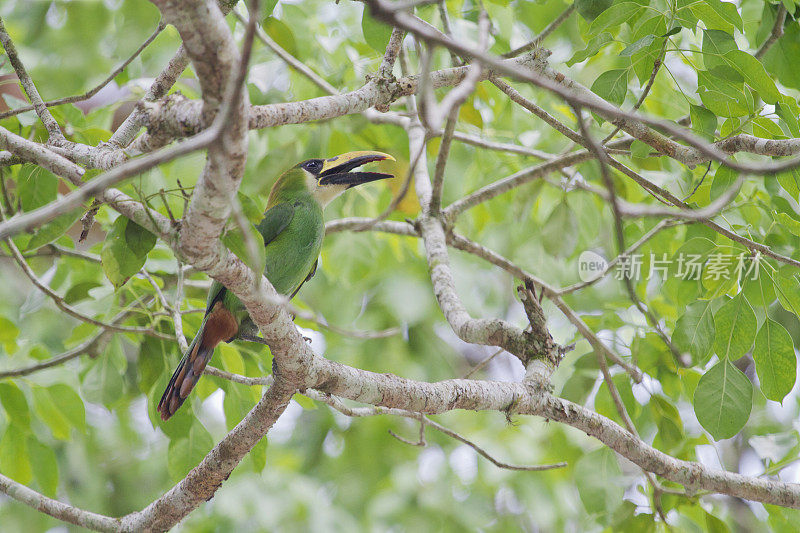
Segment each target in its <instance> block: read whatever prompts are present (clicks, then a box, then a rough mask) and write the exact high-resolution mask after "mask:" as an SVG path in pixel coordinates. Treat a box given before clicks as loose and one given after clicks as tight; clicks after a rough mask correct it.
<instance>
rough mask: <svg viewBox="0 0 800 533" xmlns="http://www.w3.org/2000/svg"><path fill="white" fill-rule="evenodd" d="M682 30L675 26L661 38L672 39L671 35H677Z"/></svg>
mask: <svg viewBox="0 0 800 533" xmlns="http://www.w3.org/2000/svg"><path fill="white" fill-rule="evenodd" d="M682 29H683V28H682V27H680V26H675V27H674V28H672V29H671V30H669V31H668V32H667V33H665V34H664V35H662V36H661V37H672V36H673V35H677V34H678V33H680V32H681V30H682Z"/></svg>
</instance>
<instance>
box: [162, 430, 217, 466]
mask: <svg viewBox="0 0 800 533" xmlns="http://www.w3.org/2000/svg"><path fill="white" fill-rule="evenodd" d="M213 446H214V439H213V438H211V434H210V433H209V432H208V431H207V430H206V428H204V427H203V425H202V424H201V423H200V422H198V421H195V423H194V424H192V427H191V429H190V430H189V435H188V436H187V437H184V438H181V439H176V440H172V441H170V443H169V452H168V455H167V471H168V472H169V475H170V477H171V478H172V480H173V481H178V480H180V479H182V478H183V477H184V476H185V475H186V474H187V473H188V472H189V470H191V469H192V468H194V467H195V466H197V464H198V463H200V461H202V460H203V457H205V456H206V454H207V453H208V452H209V451H211V448H212V447H213Z"/></svg>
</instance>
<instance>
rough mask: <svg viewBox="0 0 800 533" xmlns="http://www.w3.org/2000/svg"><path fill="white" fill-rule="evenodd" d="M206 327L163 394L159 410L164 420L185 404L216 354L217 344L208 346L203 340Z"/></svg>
mask: <svg viewBox="0 0 800 533" xmlns="http://www.w3.org/2000/svg"><path fill="white" fill-rule="evenodd" d="M204 329H205V328H203V329H201V330H200V331H198V332H197V336H196V337H195V338H194V340H193V341H192V344H190V345H189V349H188V350H186V353H185V354H183V358H182V359H181V362H180V363H178V368H176V369H175V372H174V373H173V374H172V377H171V378H170V380H169V385H167V389H166V390H165V391H164V394H163V395H162V396H161V401H159V402H158V412H159V413H161V419H162V420H167V419H169V417H171V416H172V415H174V414H175V411H177V410H178V408H179V407H180V406H181V405H183V402H184V401H185V400H186V398H187V397H188V396H189V393H190V392H192V389H193V388H194V386H195V385H196V384H197V382H198V380H199V379H200V376H202V375H203V370H204V369H205V368H206V365H207V364H208V362H209V361H210V360H211V356H212V355H214V348H215V347H216V345H214V346H208V345H207V344H206V343H204V342H203V332H204V331H203V330H204Z"/></svg>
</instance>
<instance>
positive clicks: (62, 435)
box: [33, 386, 70, 440]
mask: <svg viewBox="0 0 800 533" xmlns="http://www.w3.org/2000/svg"><path fill="white" fill-rule="evenodd" d="M33 408H34V409H35V410H36V414H37V415H39V418H40V419H41V420H42V421H43V422H44V423H45V424H47V426H48V427H49V428H50V431H51V432H52V433H53V437H55V438H57V439H59V440H68V439H69V430H70V424H69V421H68V420H67V419H66V417H65V416H64V415H63V414H62V413H61V411H60V410H59V409H58V407H56V404H55V403H54V402H53V398H52V396H50V391H49V390H47V389H46V388H44V387H37V386H34V387H33Z"/></svg>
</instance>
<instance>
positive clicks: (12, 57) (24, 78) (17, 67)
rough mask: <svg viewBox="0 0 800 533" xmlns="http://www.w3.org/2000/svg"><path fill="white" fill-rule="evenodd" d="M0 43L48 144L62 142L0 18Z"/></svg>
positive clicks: (51, 117) (56, 124) (54, 121)
mask: <svg viewBox="0 0 800 533" xmlns="http://www.w3.org/2000/svg"><path fill="white" fill-rule="evenodd" d="M0 43H2V44H3V48H4V49H5V51H6V55H8V60H9V61H10V62H11V66H12V67H14V71H15V72H16V73H17V77H18V78H19V81H20V83H21V84H22V88H23V89H25V94H27V95H28V98H29V99H30V101H31V104H33V107H34V109H36V114H37V115H39V119H40V120H41V121H42V124H44V127H45V129H46V130H47V133H48V134H49V136H50V142H51V143H54V144H58V143H59V142H60V141H63V140H64V134H63V133H61V127H60V126H59V125H58V122H56V119H54V118H53V115H51V114H50V110H48V109H47V106H45V104H44V102H43V101H42V97H41V96H39V91H38V90H37V89H36V85H35V84H34V83H33V80H32V79H31V77H30V76H29V75H28V72H27V71H26V70H25V65H23V64H22V61H21V60H20V58H19V55H18V54H17V49H16V47H15V46H14V43H13V41H12V40H11V37H10V36H9V35H8V32H7V31H6V27H5V25H4V24H3V19H2V18H0Z"/></svg>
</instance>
